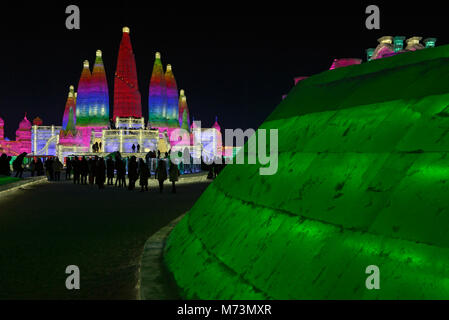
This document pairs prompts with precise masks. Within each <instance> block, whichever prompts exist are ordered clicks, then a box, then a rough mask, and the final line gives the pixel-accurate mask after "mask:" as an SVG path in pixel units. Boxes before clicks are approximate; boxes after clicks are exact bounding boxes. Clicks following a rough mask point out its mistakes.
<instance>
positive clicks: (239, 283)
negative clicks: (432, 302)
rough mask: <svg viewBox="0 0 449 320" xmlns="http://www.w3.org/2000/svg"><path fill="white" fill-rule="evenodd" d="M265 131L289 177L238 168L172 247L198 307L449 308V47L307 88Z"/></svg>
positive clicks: (325, 78) (334, 73) (183, 283)
mask: <svg viewBox="0 0 449 320" xmlns="http://www.w3.org/2000/svg"><path fill="white" fill-rule="evenodd" d="M262 128H264V129H270V128H275V129H279V170H278V172H277V174H275V175H272V176H261V175H260V174H259V166H258V165H233V166H228V167H227V168H226V169H225V170H224V171H223V172H222V173H221V175H220V176H219V177H218V178H217V179H216V180H215V181H214V182H213V183H212V184H211V185H210V186H209V188H208V189H207V190H206V192H205V193H204V194H203V195H202V196H201V198H200V199H199V200H198V202H197V203H196V204H195V206H194V207H193V208H192V209H191V211H190V212H189V214H188V215H187V216H186V217H185V218H184V219H183V220H182V221H181V223H179V224H178V226H177V227H176V228H175V229H174V230H173V232H172V234H171V236H170V238H169V239H168V242H167V247H166V252H165V263H166V265H167V267H168V269H169V270H170V271H171V273H172V274H173V277H174V279H175V281H176V282H177V284H178V286H179V287H180V288H181V289H182V292H183V294H184V296H185V298H187V299H449V248H448V247H449V157H448V150H449V46H442V47H437V48H432V49H425V50H421V51H417V52H410V53H404V54H400V55H397V56H394V57H390V58H385V59H380V60H374V61H371V62H368V63H364V64H361V65H355V66H350V67H346V68H341V69H335V70H331V71H326V72H323V73H321V74H318V75H316V76H313V77H311V78H308V79H306V80H304V81H302V82H300V83H299V84H298V85H297V86H296V87H295V88H294V89H293V90H292V91H291V92H290V94H289V95H288V97H287V98H286V99H285V100H284V101H282V103H281V104H280V105H279V106H278V107H277V108H276V110H275V111H274V112H273V113H272V114H271V115H270V117H269V118H268V119H267V120H266V121H265V123H264V124H263V125H262ZM369 265H376V266H378V267H379V268H380V290H368V289H367V288H366V286H365V281H366V279H367V277H368V276H369V275H367V274H366V273H365V270H366V268H367V266H369Z"/></svg>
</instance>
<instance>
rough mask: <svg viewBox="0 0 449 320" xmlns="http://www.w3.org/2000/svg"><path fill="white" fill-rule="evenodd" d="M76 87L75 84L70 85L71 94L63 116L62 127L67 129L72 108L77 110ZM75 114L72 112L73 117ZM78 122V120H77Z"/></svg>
mask: <svg viewBox="0 0 449 320" xmlns="http://www.w3.org/2000/svg"><path fill="white" fill-rule="evenodd" d="M74 91H75V88H74V87H73V86H70V87H69V95H68V97H67V101H66V103H65V109H64V115H63V118H62V129H63V130H65V129H66V128H67V124H68V122H69V117H70V109H73V110H75V108H76V102H75V92H74ZM73 116H74V115H73V114H72V117H73ZM72 120H73V119H72ZM74 123H76V120H75V122H74Z"/></svg>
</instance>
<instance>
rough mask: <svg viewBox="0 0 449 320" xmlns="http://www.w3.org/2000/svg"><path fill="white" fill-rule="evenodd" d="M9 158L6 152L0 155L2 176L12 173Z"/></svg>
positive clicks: (0, 173)
mask: <svg viewBox="0 0 449 320" xmlns="http://www.w3.org/2000/svg"><path fill="white" fill-rule="evenodd" d="M9 161H10V160H9V159H8V156H7V154H6V153H3V154H2V155H1V157H0V175H2V176H10V175H11V167H10V165H9Z"/></svg>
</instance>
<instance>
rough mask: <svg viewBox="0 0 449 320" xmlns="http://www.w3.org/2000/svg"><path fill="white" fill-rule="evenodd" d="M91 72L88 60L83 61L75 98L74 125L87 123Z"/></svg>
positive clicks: (84, 125) (79, 125) (85, 124)
mask: <svg viewBox="0 0 449 320" xmlns="http://www.w3.org/2000/svg"><path fill="white" fill-rule="evenodd" d="M91 77H92V75H91V73H90V69H89V61H87V60H85V61H84V63H83V71H82V72H81V77H80V81H79V83H78V91H77V92H78V96H77V99H76V125H77V126H78V127H87V126H88V125H89V106H90V104H91V87H90V85H91V83H90V80H91Z"/></svg>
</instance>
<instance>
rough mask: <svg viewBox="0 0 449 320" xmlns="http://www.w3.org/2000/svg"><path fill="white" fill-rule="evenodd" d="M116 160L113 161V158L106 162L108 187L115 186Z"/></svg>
mask: <svg viewBox="0 0 449 320" xmlns="http://www.w3.org/2000/svg"><path fill="white" fill-rule="evenodd" d="M114 166H115V164H114V160H112V158H111V157H109V158H108V160H106V173H107V177H108V186H111V185H113V184H114Z"/></svg>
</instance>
